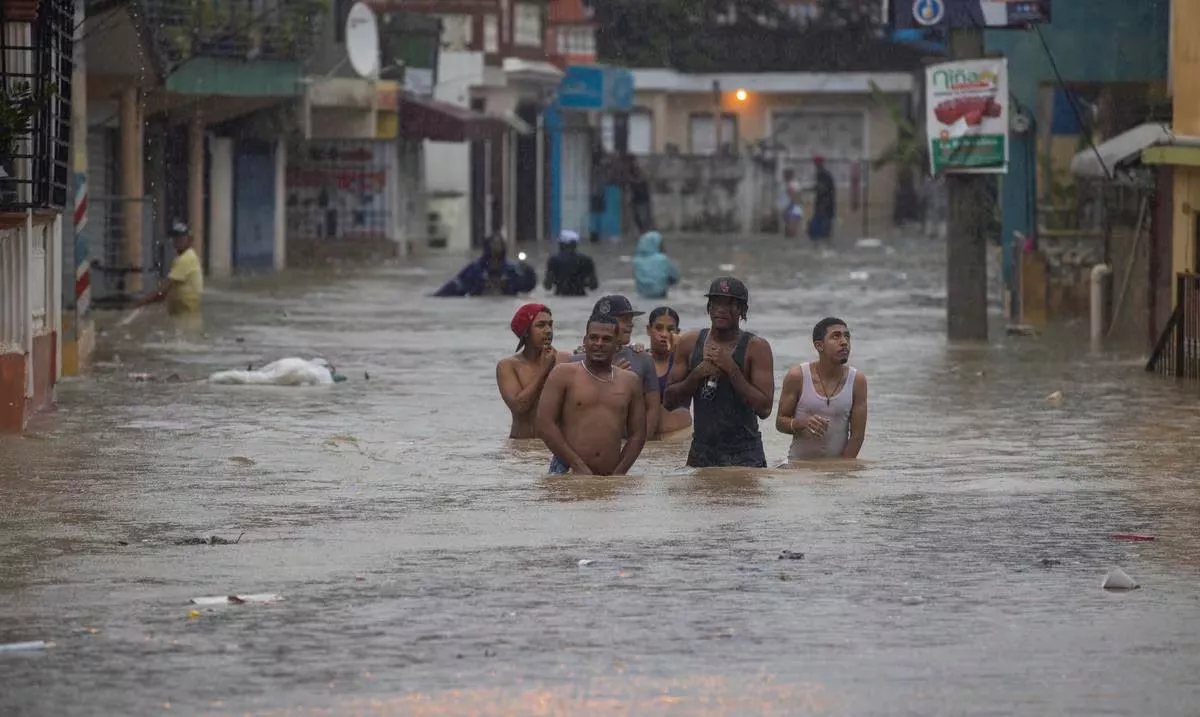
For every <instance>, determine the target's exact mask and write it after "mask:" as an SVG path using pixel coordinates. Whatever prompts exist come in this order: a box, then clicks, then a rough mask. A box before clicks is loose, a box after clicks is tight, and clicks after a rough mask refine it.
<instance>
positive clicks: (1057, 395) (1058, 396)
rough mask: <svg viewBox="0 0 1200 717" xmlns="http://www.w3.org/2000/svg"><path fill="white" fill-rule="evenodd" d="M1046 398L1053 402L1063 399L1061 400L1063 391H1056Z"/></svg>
mask: <svg viewBox="0 0 1200 717" xmlns="http://www.w3.org/2000/svg"><path fill="white" fill-rule="evenodd" d="M1046 400H1047V401H1052V402H1057V401H1061V400H1063V392H1062V391H1055V392H1054V393H1052V394H1050V395H1049V396H1046Z"/></svg>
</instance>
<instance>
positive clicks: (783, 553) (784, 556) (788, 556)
mask: <svg viewBox="0 0 1200 717" xmlns="http://www.w3.org/2000/svg"><path fill="white" fill-rule="evenodd" d="M779 559H780V560H803V559H804V553H801V552H798V551H795V550H780V551H779Z"/></svg>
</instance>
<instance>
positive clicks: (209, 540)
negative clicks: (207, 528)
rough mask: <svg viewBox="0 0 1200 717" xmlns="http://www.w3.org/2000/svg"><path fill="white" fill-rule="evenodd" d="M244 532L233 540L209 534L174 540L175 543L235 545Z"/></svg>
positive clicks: (240, 540) (240, 539)
mask: <svg viewBox="0 0 1200 717" xmlns="http://www.w3.org/2000/svg"><path fill="white" fill-rule="evenodd" d="M243 535H245V533H244V532H242V533H238V537H236V538H234V539H233V540H229V539H228V538H222V537H221V536H219V535H210V536H208V537H207V538H182V539H180V540H176V541H175V545H237V544H238V543H240V542H242V536H243Z"/></svg>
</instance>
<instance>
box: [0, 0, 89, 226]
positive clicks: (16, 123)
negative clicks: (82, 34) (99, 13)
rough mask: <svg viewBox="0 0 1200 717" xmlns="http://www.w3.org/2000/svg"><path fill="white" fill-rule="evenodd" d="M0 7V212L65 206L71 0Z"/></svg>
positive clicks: (72, 30)
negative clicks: (31, 11) (1, 110)
mask: <svg viewBox="0 0 1200 717" xmlns="http://www.w3.org/2000/svg"><path fill="white" fill-rule="evenodd" d="M26 5H28V3H21V4H20V6H18V3H7V2H5V3H0V83H2V84H0V102H4V103H5V105H6V107H5V113H6V115H7V116H6V118H5V120H6V125H11V126H6V128H5V129H6V132H5V134H6V135H7V136H6V137H5V141H6V142H7V145H6V146H0V169H2V170H3V171H2V172H0V207H3V208H4V209H6V210H9V211H12V210H23V209H47V208H52V209H62V208H63V207H65V206H66V204H67V188H68V186H69V184H70V176H69V174H68V171H67V169H68V160H69V144H70V140H71V79H72V75H73V72H74V70H73V65H72V62H73V58H74V34H75V8H74V3H73V2H71V0H49V1H47V2H41V3H34V6H35V8H36V13H35V15H34V19H33V21H32V22H29V21H28V20H27V19H26V18H25V17H24V15H25V14H26V13H27V10H26V8H25V7H24V6H26Z"/></svg>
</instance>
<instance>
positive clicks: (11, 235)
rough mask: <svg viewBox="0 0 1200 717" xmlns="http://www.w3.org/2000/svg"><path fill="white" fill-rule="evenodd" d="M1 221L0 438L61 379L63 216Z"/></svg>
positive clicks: (19, 426)
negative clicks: (1, 434)
mask: <svg viewBox="0 0 1200 717" xmlns="http://www.w3.org/2000/svg"><path fill="white" fill-rule="evenodd" d="M0 220H2V221H3V222H4V224H5V225H7V226H4V227H2V228H0V432H20V431H22V430H24V428H25V424H26V423H27V422H28V420H29V418H30V417H31V416H32V415H33V414H34V413H37V412H38V411H41V410H44V409H46V408H48V407H49V406H50V405H51V404H52V403H53V401H54V386H55V384H56V383H57V382H58V378H59V376H60V375H61V361H60V360H59V357H60V356H61V355H62V354H61V345H60V336H61V332H62V323H61V320H62V304H63V302H62V285H61V284H60V279H61V275H62V216H61V215H54V217H53V218H42V219H40V220H39V222H38V223H36V224H35V223H34V222H33V218H32V216H31V215H26V217H25V221H24V223H23V224H22V223H21V222H20V215H15V214H12V213H7V214H3V215H0Z"/></svg>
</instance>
